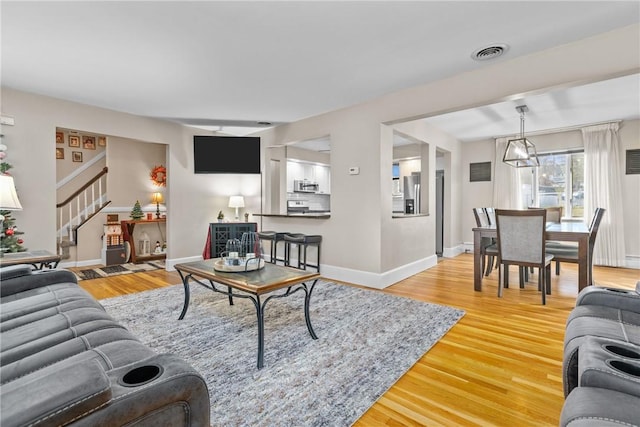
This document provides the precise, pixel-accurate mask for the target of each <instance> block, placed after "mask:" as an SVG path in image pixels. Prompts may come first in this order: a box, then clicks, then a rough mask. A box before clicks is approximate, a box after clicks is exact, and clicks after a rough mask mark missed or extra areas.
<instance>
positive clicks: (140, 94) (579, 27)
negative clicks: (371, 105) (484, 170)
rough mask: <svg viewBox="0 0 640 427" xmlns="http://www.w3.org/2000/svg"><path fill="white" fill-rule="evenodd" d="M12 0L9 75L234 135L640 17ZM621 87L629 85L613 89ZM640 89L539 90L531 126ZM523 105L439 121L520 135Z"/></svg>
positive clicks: (619, 110)
mask: <svg viewBox="0 0 640 427" xmlns="http://www.w3.org/2000/svg"><path fill="white" fill-rule="evenodd" d="M0 8H1V12H2V14H1V20H2V21H1V31H2V39H1V43H2V44H1V48H2V50H1V52H2V75H1V78H2V85H3V86H8V87H12V88H15V89H18V90H23V91H28V92H33V93H38V94H43V95H48V96H52V97H56V98H61V99H66V100H70V101H75V102H80V103H85V104H89V105H95V106H100V107H104V108H108V109H113V110H117V111H123V112H128V113H132V114H136V115H140V116H148V117H156V118H163V119H169V120H174V121H178V122H180V123H184V124H190V125H196V126H201V127H206V128H209V129H214V130H222V131H224V132H227V133H232V134H246V133H250V132H251V131H255V130H257V129H260V128H264V127H268V126H272V125H277V124H280V123H287V122H293V121H297V120H300V119H303V118H306V117H311V116H314V115H318V114H321V113H324V112H327V111H332V110H336V109H339V108H344V107H348V106H351V105H355V104H358V103H362V102H365V101H368V100H371V99H374V98H376V97H379V96H382V95H384V94H387V93H390V92H393V91H397V90H400V89H404V88H408V87H412V86H416V85H420V84H424V83H428V82H432V81H437V80H439V79H443V78H446V77H450V76H452V75H455V74H459V73H463V72H468V71H473V70H475V69H479V68H481V67H485V66H487V65H488V64H491V63H492V62H500V61H508V60H510V59H513V58H516V57H519V56H523V55H528V54H532V53H534V52H537V51H541V50H544V49H548V48H551V47H553V46H557V45H561V44H565V43H570V42H572V41H575V40H579V39H583V38H586V37H589V36H593V35H596V34H599V33H603V32H606V31H610V30H613V29H616V28H620V27H624V26H628V25H633V24H637V23H638V22H639V20H640V19H639V17H640V3H639V2H637V1H627V2H610V1H585V2H578V1H566V2H562V1H554V2H538V1H512V2H503V1H496V2H490V1H470V2H463V1H422V2H421V1H413V2H397V1H387V2H368V1H351V2H347V1H338V2H328V1H306V2H279V1H276V2H272V1H259V2H231V1H229V2H212V1H194V2H170V1H155V2H151V1H142V2H112V1H106V2H92V1H88V2H79V1H65V2H57V1H44V2H36V1H29V2H20V1H2V3H1V4H0ZM577 11H579V13H576V12H577ZM523 29H526V30H525V31H523ZM496 43H504V44H507V45H508V47H509V48H508V50H507V51H506V53H505V54H504V55H503V56H501V57H499V58H497V59H494V60H493V61H483V62H478V61H474V60H472V59H471V57H470V55H471V53H472V52H473V51H475V50H477V49H478V48H481V47H484V46H488V45H494V44H496ZM592 89H593V90H595V91H596V92H595V94H594V92H591V90H592ZM613 90H615V91H616V94H617V95H616V96H617V98H613V99H608V98H607V96H608V95H609V94H611V93H612V91H613ZM638 93H639V88H638V77H637V76H635V77H630V78H626V79H621V80H619V81H617V82H615V86H614V89H612V88H611V87H605V86H603V85H600V86H598V85H597V84H596V85H590V86H589V87H583V88H575V89H572V90H569V91H566V92H561V91H558V92H554V93H550V94H546V95H543V96H540V97H526V99H524V100H523V101H525V103H526V104H527V105H528V106H529V108H530V112H529V113H527V119H526V120H527V121H526V127H527V130H529V129H531V130H534V129H543V128H556V127H563V126H568V125H569V124H568V123H573V121H575V120H576V117H577V118H579V119H580V120H585V119H586V117H587V115H586V113H584V111H589V112H590V113H589V114H591V113H592V114H593V117H595V119H594V120H597V121H602V120H609V119H610V118H608V117H607V118H604V116H603V115H602V114H600V112H601V111H614V110H615V112H616V115H615V117H614V118H618V119H620V118H637V117H638V104H639V102H638V96H639V95H638ZM630 94H631V95H630ZM623 98H624V99H623ZM594 100H598V101H602V102H594ZM629 104H634V105H631V106H630V105H629ZM516 105H519V102H516V101H508V102H503V103H499V104H495V105H492V106H485V107H482V108H478V109H474V110H470V111H466V112H460V113H454V114H447V115H443V116H439V117H437V118H431V119H429V121H430V122H432V123H433V124H434V125H436V126H439V127H441V128H442V129H443V130H445V131H446V132H449V133H451V134H453V135H455V136H456V137H458V138H459V139H461V140H474V139H480V138H486V137H492V136H498V135H504V134H513V133H514V132H518V130H519V121H518V114H517V112H516V111H515V106H516ZM623 106H627V107H630V111H627V109H626V108H623ZM612 107H616V108H615V109H614V108H612ZM634 107H635V108H634ZM601 109H602V110H601ZM456 114H457V115H456ZM571 117H573V119H572V120H573V121H572V120H570V119H571ZM265 122H266V123H265Z"/></svg>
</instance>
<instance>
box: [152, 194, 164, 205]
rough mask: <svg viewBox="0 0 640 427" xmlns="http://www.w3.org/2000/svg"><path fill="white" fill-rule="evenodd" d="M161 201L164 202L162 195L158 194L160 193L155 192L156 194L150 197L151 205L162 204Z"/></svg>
mask: <svg viewBox="0 0 640 427" xmlns="http://www.w3.org/2000/svg"><path fill="white" fill-rule="evenodd" d="M163 201H164V200H163V198H162V193H160V192H156V193H153V194H152V195H151V202H152V203H162V202H163Z"/></svg>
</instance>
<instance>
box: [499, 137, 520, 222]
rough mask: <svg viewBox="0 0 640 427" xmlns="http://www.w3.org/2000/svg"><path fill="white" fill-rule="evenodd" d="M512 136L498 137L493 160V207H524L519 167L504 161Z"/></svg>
mask: <svg viewBox="0 0 640 427" xmlns="http://www.w3.org/2000/svg"><path fill="white" fill-rule="evenodd" d="M509 139H511V138H496V157H495V161H494V162H493V207H494V208H498V209H522V191H521V187H522V185H521V183H520V174H519V173H518V168H515V167H513V166H509V165H508V164H506V163H503V162H502V158H503V157H504V152H505V150H506V149H507V141H509Z"/></svg>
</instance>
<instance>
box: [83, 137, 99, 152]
mask: <svg viewBox="0 0 640 427" xmlns="http://www.w3.org/2000/svg"><path fill="white" fill-rule="evenodd" d="M82 148H84V149H85V150H95V149H96V137H95V136H87V135H84V136H83V137H82Z"/></svg>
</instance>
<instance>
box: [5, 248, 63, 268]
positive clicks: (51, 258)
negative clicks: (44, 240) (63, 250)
mask: <svg viewBox="0 0 640 427" xmlns="http://www.w3.org/2000/svg"><path fill="white" fill-rule="evenodd" d="M61 258H62V257H61V256H60V255H56V254H52V253H51V252H49V251H44V250H41V251H26V252H9V253H5V254H3V255H2V256H1V257H0V267H6V266H8V265H16V264H31V265H33V267H34V268H36V269H38V270H42V269H43V268H44V267H48V268H56V267H58V263H59V262H60V259H61Z"/></svg>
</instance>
